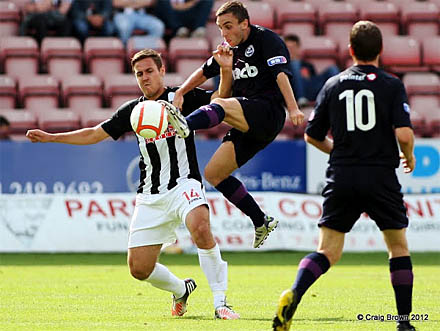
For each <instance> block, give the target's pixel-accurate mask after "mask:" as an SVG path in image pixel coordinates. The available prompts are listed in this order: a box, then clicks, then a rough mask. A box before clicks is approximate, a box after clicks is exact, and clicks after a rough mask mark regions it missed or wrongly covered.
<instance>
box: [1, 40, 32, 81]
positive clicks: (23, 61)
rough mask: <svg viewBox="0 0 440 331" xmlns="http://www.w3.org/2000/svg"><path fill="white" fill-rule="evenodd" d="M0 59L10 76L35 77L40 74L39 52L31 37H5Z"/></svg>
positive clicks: (2, 41)
mask: <svg viewBox="0 0 440 331" xmlns="http://www.w3.org/2000/svg"><path fill="white" fill-rule="evenodd" d="M0 57H1V58H3V63H4V72H5V73H6V74H7V75H8V76H12V77H14V78H19V77H21V76H29V75H35V74H37V72H38V64H39V51H38V45H37V42H36V41H35V40H34V39H33V38H31V37H5V38H1V39H0Z"/></svg>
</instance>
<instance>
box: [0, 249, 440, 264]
mask: <svg viewBox="0 0 440 331" xmlns="http://www.w3.org/2000/svg"><path fill="white" fill-rule="evenodd" d="M309 253H310V252H298V251H294V252H292V251H271V252H267V251H265V252H261V251H260V252H240V253H236V252H223V253H222V255H223V259H224V260H226V261H228V263H229V265H231V266H232V265H282V266H286V265H292V266H296V265H297V264H298V263H299V261H300V260H301V259H302V258H303V257H304V256H305V255H307V254H309ZM126 261H127V254H125V253H119V254H110V253H102V254H82V253H77V254H65V253H61V254H34V253H32V254H24V253H3V254H0V266H8V265H23V266H26V265H126V264H127V262H126ZM160 261H161V262H162V263H164V264H166V265H198V264H199V261H198V257H197V255H196V254H162V255H161V257H160ZM412 261H413V264H414V265H427V266H428V265H436V266H438V265H440V254H439V253H438V252H433V253H432V252H429V253H412ZM337 265H383V266H388V255H387V253H385V252H376V253H344V255H343V256H342V258H341V260H340V261H339V262H338V264H337Z"/></svg>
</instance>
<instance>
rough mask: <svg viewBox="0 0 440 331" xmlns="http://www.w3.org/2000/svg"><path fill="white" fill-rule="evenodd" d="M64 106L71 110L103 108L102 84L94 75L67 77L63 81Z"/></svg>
mask: <svg viewBox="0 0 440 331" xmlns="http://www.w3.org/2000/svg"><path fill="white" fill-rule="evenodd" d="M62 93H63V100H64V106H66V107H70V108H87V109H89V108H101V107H102V98H103V93H102V84H101V80H100V79H99V78H98V77H96V76H93V75H77V76H72V77H66V78H64V79H63V81H62Z"/></svg>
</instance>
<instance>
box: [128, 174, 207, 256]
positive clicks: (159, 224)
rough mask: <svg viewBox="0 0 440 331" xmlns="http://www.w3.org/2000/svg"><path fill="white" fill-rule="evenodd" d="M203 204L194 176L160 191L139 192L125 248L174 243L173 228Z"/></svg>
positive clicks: (200, 189)
mask: <svg viewBox="0 0 440 331" xmlns="http://www.w3.org/2000/svg"><path fill="white" fill-rule="evenodd" d="M204 204H206V205H208V203H207V202H206V197H205V191H204V189H203V188H202V184H201V183H200V182H199V181H197V180H195V179H185V180H184V181H182V182H180V183H179V184H178V185H177V186H176V187H174V188H173V189H172V190H170V191H168V192H166V193H163V194H143V193H140V194H138V195H137V196H136V207H135V209H134V213H133V216H132V219H131V223H130V233H129V237H128V248H133V247H139V246H149V245H159V244H172V243H174V242H175V241H176V239H177V236H176V228H177V227H178V226H179V225H180V224H182V223H185V219H186V216H187V215H188V213H189V212H190V211H191V210H193V209H194V208H196V207H198V206H201V205H204Z"/></svg>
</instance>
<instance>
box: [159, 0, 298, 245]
mask: <svg viewBox="0 0 440 331" xmlns="http://www.w3.org/2000/svg"><path fill="white" fill-rule="evenodd" d="M216 16H217V25H218V27H219V29H220V31H221V34H222V36H223V38H224V40H225V42H224V43H223V44H222V45H219V46H218V47H217V50H216V51H215V52H214V55H213V56H212V57H211V58H209V59H208V60H207V61H206V63H205V64H204V65H203V67H202V68H199V69H198V70H197V71H195V72H194V73H193V74H192V75H191V76H190V77H189V78H188V79H187V80H186V81H185V83H184V84H183V85H182V86H181V87H180V88H179V90H177V91H176V96H175V98H174V102H173V104H174V106H176V107H177V108H181V107H182V104H183V95H185V94H186V93H187V92H188V91H190V90H192V89H193V88H194V87H196V86H198V85H200V84H202V83H203V82H204V81H206V80H207V79H208V78H211V77H214V76H217V75H219V74H220V87H219V96H220V97H219V98H216V99H214V100H212V101H211V103H210V104H209V105H206V106H204V107H201V108H199V109H197V110H195V111H194V112H193V113H192V114H191V115H189V116H187V117H186V118H185V117H183V116H182V115H181V114H180V112H179V110H178V109H176V108H175V107H174V106H173V105H170V107H169V109H168V112H169V114H170V116H169V120H170V123H171V124H172V125H173V126H174V128H175V129H176V130H177V133H178V134H179V135H181V136H183V137H185V136H187V135H189V133H190V131H191V130H198V129H206V128H211V127H213V126H216V125H218V124H220V123H221V122H222V121H225V122H226V123H228V124H229V125H231V126H232V127H233V128H232V129H231V130H230V131H229V132H228V133H227V134H226V136H225V137H224V138H223V143H222V144H221V146H220V147H219V148H218V149H217V151H216V152H215V154H214V155H213V157H212V158H211V160H210V161H209V163H208V165H207V166H206V168H205V178H206V179H207V181H208V182H209V183H210V184H212V185H213V186H215V188H216V189H217V190H218V191H220V192H222V193H223V195H224V196H225V197H226V198H227V199H228V200H229V201H231V202H232V203H233V204H234V205H235V206H237V207H238V208H239V209H240V210H241V211H242V212H243V213H245V214H246V215H247V216H249V217H250V218H251V220H252V223H253V224H254V226H255V237H254V244H253V246H254V248H257V247H259V246H260V245H261V244H262V243H263V242H264V240H265V239H266V238H267V236H268V235H269V233H270V232H271V231H272V230H273V229H274V228H275V227H276V226H277V224H278V221H277V220H275V219H274V218H273V217H270V216H268V215H266V214H265V213H264V212H263V211H262V210H261V208H260V207H259V206H258V204H257V203H256V202H255V200H254V198H253V197H252V196H251V195H250V194H249V193H248V192H247V190H246V187H245V186H244V185H243V183H241V182H240V181H239V180H238V179H237V178H235V177H234V176H231V174H232V173H233V172H234V171H235V170H236V169H238V168H239V167H241V166H243V165H244V164H245V163H246V162H247V161H249V160H250V159H251V158H252V157H253V156H254V155H255V154H256V153H257V152H259V151H260V150H262V149H263V148H265V147H266V146H267V145H268V144H270V143H271V142H272V141H273V140H274V139H275V138H276V136H277V135H278V133H279V132H280V131H281V129H282V128H283V126H284V121H285V118H286V109H287V111H288V113H289V116H290V119H291V120H292V122H293V123H294V124H295V125H297V124H301V122H302V121H303V118H304V114H303V113H302V112H301V111H300V110H299V108H298V105H297V103H296V101H295V97H294V95H293V91H292V87H291V85H290V82H289V78H290V77H291V75H292V74H291V70H290V66H289V62H290V56H289V51H288V50H287V47H286V44H285V43H284V41H283V40H282V39H281V38H280V37H279V36H278V35H277V34H276V33H274V32H273V31H271V30H269V29H266V28H263V27H260V26H256V25H251V24H250V19H249V14H248V11H247V9H246V7H245V6H244V5H243V4H242V3H241V2H239V1H229V2H227V3H225V4H223V5H222V6H221V7H220V8H219V10H218V11H217V13H216Z"/></svg>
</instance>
